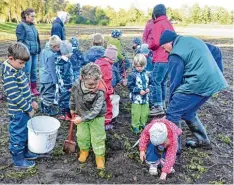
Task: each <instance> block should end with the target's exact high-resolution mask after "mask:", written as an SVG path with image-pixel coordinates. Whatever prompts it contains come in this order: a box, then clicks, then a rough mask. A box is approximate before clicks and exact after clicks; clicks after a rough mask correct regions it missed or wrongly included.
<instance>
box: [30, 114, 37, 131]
mask: <svg viewBox="0 0 234 185" xmlns="http://www.w3.org/2000/svg"><path fill="white" fill-rule="evenodd" d="M32 120H33V117H31V126H32V130H33V132H34V134H35V135H38V134H37V133H36V131H35V129H34V127H33V121H32Z"/></svg>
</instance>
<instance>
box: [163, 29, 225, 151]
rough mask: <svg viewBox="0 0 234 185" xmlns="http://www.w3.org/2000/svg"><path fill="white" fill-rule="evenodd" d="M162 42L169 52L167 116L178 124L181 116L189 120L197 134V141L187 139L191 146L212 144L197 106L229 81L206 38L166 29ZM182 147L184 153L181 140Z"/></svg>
mask: <svg viewBox="0 0 234 185" xmlns="http://www.w3.org/2000/svg"><path fill="white" fill-rule="evenodd" d="M160 45H161V47H163V48H164V49H165V50H166V51H167V52H168V53H169V58H168V60H169V75H170V96H169V104H168V107H167V112H166V118H167V119H168V120H170V121H172V122H174V123H175V124H177V125H178V126H181V125H180V120H181V119H183V120H184V121H185V122H186V123H187V125H188V127H189V128H190V130H191V131H192V133H193V134H194V136H195V137H196V141H191V140H190V141H187V142H186V145H187V146H189V147H210V140H209V138H208V136H207V133H206V130H205V128H204V126H203V124H202V122H201V120H200V119H199V118H198V116H197V110H198V109H199V108H200V107H201V106H202V105H203V104H204V103H205V102H206V101H207V100H208V99H209V98H210V97H211V96H212V95H213V94H215V93H217V92H219V91H221V90H224V89H226V88H227V87H228V84H227V82H226V80H225V78H224V76H223V74H222V72H221V70H220V69H219V67H218V65H217V63H216V61H215V59H214V58H213V56H212V53H211V52H210V50H209V48H208V47H207V45H206V43H205V42H203V41H202V40H200V39H198V38H195V37H191V36H179V35H177V34H176V33H175V32H173V31H170V30H166V31H164V32H163V34H162V36H161V37H160ZM179 140H180V139H179ZM178 149H179V150H178V152H179V153H180V149H181V144H180V142H179V148H178Z"/></svg>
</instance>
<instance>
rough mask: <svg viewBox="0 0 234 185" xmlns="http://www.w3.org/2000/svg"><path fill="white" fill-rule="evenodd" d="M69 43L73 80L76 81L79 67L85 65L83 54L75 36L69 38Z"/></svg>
mask: <svg viewBox="0 0 234 185" xmlns="http://www.w3.org/2000/svg"><path fill="white" fill-rule="evenodd" d="M70 43H71V44H72V56H71V58H70V61H71V64H72V69H73V74H74V80H75V81H76V80H77V79H78V78H79V76H80V69H81V68H82V67H83V65H85V61H84V55H83V53H82V51H81V50H80V48H79V41H78V39H77V38H75V37H72V38H71V39H70Z"/></svg>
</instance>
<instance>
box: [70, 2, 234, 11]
mask: <svg viewBox="0 0 234 185" xmlns="http://www.w3.org/2000/svg"><path fill="white" fill-rule="evenodd" d="M69 1H70V2H71V3H78V2H79V3H80V5H81V7H82V6H83V5H92V6H101V7H106V6H108V5H109V6H110V7H112V8H114V9H116V10H118V9H120V8H124V9H128V8H129V7H131V6H132V5H134V6H135V7H136V8H138V9H141V10H143V11H147V10H148V8H153V7H154V6H155V5H156V4H160V3H163V4H164V5H165V6H166V7H171V8H179V7H181V5H184V4H187V5H189V6H190V5H192V4H194V3H198V4H199V5H200V6H201V7H203V6H204V5H208V6H222V7H224V8H226V9H228V10H234V6H233V4H234V3H233V2H234V1H233V0H163V1H161V0H118V1H116V0H69Z"/></svg>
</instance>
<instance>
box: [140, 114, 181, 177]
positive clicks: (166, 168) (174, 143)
mask: <svg viewBox="0 0 234 185" xmlns="http://www.w3.org/2000/svg"><path fill="white" fill-rule="evenodd" d="M157 122H161V123H164V124H165V125H166V127H167V133H168V135H167V138H168V140H169V145H168V146H167V152H166V157H165V163H164V165H163V168H162V172H165V173H170V171H171V168H172V167H173V166H174V163H175V161H176V152H177V147H178V140H177V139H178V136H179V135H181V134H182V130H181V129H180V128H178V127H177V126H176V125H175V124H174V123H172V122H170V121H168V120H167V119H166V118H161V119H155V120H152V121H151V123H149V124H148V125H147V126H146V127H145V129H144V130H143V132H142V133H141V137H140V142H139V150H140V151H146V149H147V145H148V143H149V141H150V134H149V130H150V128H151V127H152V126H153V124H157Z"/></svg>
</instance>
